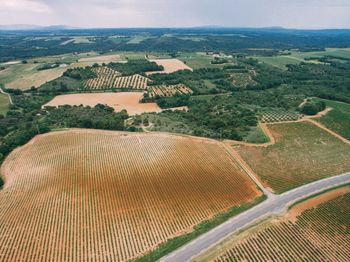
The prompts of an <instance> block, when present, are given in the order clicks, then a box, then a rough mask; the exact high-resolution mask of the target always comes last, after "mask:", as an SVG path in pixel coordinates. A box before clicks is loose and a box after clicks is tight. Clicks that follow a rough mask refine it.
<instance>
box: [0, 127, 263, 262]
mask: <svg viewBox="0 0 350 262" xmlns="http://www.w3.org/2000/svg"><path fill="white" fill-rule="evenodd" d="M1 173H2V175H3V178H4V180H5V186H4V188H3V189H2V190H1V191H0V209H1V210H2V212H1V214H0V219H1V225H0V236H1V238H0V257H1V260H5V261H16V260H17V261H18V260H26V261H35V260H44V261H49V260H50V261H51V260H55V261H67V260H76V261H87V260H116V259H117V260H119V261H126V260H130V259H133V258H136V257H139V256H143V255H145V254H146V253H147V252H149V251H152V250H154V249H155V248H157V247H158V246H159V245H160V244H161V243H164V242H165V241H167V240H168V239H171V238H174V237H176V236H180V235H183V234H186V233H189V232H191V231H192V230H193V229H194V227H195V226H196V225H198V224H199V223H201V222H202V221H205V220H208V219H211V218H212V217H213V216H215V215H216V214H218V213H221V212H225V211H227V210H228V209H230V208H232V207H234V206H238V205H241V204H243V203H250V202H252V201H254V200H255V199H256V198H257V197H258V196H260V195H261V193H260V192H259V191H258V190H257V189H256V186H255V184H254V183H253V182H252V181H251V180H250V179H249V178H248V176H246V174H244V173H243V172H242V171H241V169H240V168H239V167H238V166H236V164H235V162H233V161H232V159H231V157H230V156H229V155H228V153H227V151H226V150H224V148H223V147H222V146H221V145H220V144H218V143H217V142H216V141H212V140H205V139H197V138H189V137H181V136H171V135H166V134H145V133H138V134H136V133H121V132H110V131H96V130H90V131H89V130H77V129H76V130H67V131H60V132H54V133H49V134H46V135H40V136H37V137H35V138H34V139H33V140H32V141H30V142H29V143H28V144H26V145H25V146H23V147H20V148H18V149H16V150H15V151H13V152H12V153H11V154H10V155H9V156H8V157H7V159H6V161H5V162H4V164H3V165H2V167H1ZM28 196H30V197H28Z"/></svg>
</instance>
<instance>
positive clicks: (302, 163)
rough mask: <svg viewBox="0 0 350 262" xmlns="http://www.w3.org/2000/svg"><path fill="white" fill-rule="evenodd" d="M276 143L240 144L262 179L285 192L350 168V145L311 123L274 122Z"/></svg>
mask: <svg viewBox="0 0 350 262" xmlns="http://www.w3.org/2000/svg"><path fill="white" fill-rule="evenodd" d="M268 128H269V129H270V130H271V132H272V135H273V136H274V138H275V140H276V143H275V144H274V145H270V146H268V147H253V146H237V150H238V152H239V154H240V155H241V156H242V157H243V159H244V160H245V161H246V162H247V163H248V164H249V165H250V166H251V168H252V169H253V170H254V172H255V173H256V174H257V175H258V176H259V177H260V179H261V180H262V182H263V183H264V184H265V185H266V186H268V187H271V188H272V189H273V190H274V191H275V192H277V193H281V192H284V191H287V190H289V189H292V188H295V187H298V186H301V185H303V184H306V183H309V182H312V181H315V180H318V179H321V178H325V177H328V176H332V175H337V174H341V173H343V172H346V171H349V170H350V162H349V161H348V160H349V159H350V147H349V145H347V144H345V143H344V142H342V141H341V140H339V139H338V138H336V137H334V136H332V135H331V134H329V133H328V132H326V131H324V130H322V129H320V128H319V127H317V126H315V125H313V124H311V123H309V122H300V123H283V124H270V125H268Z"/></svg>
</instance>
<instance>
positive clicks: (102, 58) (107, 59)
mask: <svg viewBox="0 0 350 262" xmlns="http://www.w3.org/2000/svg"><path fill="white" fill-rule="evenodd" d="M119 61H121V59H120V55H118V54H111V55H96V56H89V57H84V58H80V59H79V62H91V63H99V64H101V63H111V62H119Z"/></svg>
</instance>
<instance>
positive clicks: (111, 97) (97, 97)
mask: <svg viewBox="0 0 350 262" xmlns="http://www.w3.org/2000/svg"><path fill="white" fill-rule="evenodd" d="M142 96H143V92H122V93H90V94H69V95H60V96H56V97H55V98H54V99H53V100H51V101H50V102H49V103H47V104H46V105H45V106H62V105H71V106H74V105H77V106H78V105H84V106H91V107H94V106H96V105H97V104H104V105H108V106H110V107H112V108H114V110H115V111H116V112H119V111H121V110H123V109H125V110H126V111H128V114H129V115H137V114H142V113H152V112H156V113H158V112H161V111H162V109H161V108H160V107H159V106H158V105H157V104H156V103H145V104H142V103H140V102H139V101H140V100H141V98H142Z"/></svg>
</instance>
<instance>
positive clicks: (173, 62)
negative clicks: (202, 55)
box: [146, 59, 193, 75]
mask: <svg viewBox="0 0 350 262" xmlns="http://www.w3.org/2000/svg"><path fill="white" fill-rule="evenodd" d="M150 61H151V62H155V63H157V65H160V66H163V67H164V71H157V72H148V73H146V74H147V75H153V74H158V73H159V74H170V73H173V72H176V71H179V70H185V69H187V70H190V71H193V69H192V68H190V67H189V66H188V65H186V64H185V63H184V62H182V61H180V60H179V59H154V60H150Z"/></svg>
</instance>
